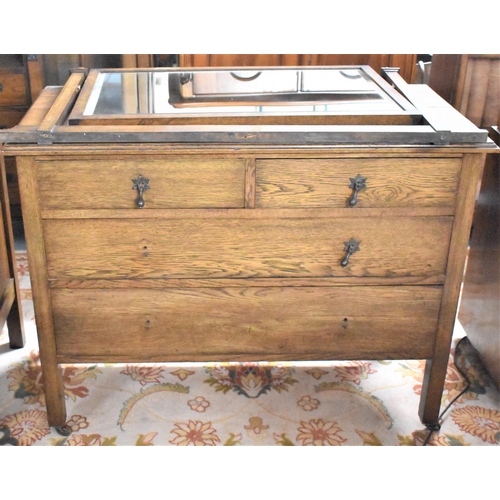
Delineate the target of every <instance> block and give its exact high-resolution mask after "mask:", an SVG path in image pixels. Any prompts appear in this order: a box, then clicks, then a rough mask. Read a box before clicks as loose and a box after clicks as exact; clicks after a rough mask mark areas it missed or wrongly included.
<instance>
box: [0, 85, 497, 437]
mask: <svg viewBox="0 0 500 500" xmlns="http://www.w3.org/2000/svg"><path fill="white" fill-rule="evenodd" d="M84 91H85V89H84ZM64 92H65V90H64V89H63V90H62V91H61V93H58V94H57V95H58V98H57V99H59V97H60V96H61V94H62V93H64ZM47 96H48V94H47ZM46 98H47V99H48V100H49V101H50V99H49V97H46ZM57 99H56V100H55V102H54V104H52V107H51V108H50V109H54V106H56V107H57V104H58V100H57ZM52 100H53V99H52ZM45 106H46V107H48V105H47V104H45ZM49 113H50V111H49ZM30 119H31V118H30V117H29V116H28V118H27V120H28V121H26V122H25V124H24V126H25V127H27V128H28V127H29V126H30V122H29V120H30ZM36 123H37V124H38V125H37V126H38V128H37V130H39V131H40V130H42V129H43V127H40V125H39V124H40V121H39V120H38V121H37V122H36ZM22 125H23V124H21V126H22ZM86 133H87V132H85V134H86ZM40 137H41V138H42V139H41V140H40V142H41V143H40V144H28V143H25V144H18V145H16V144H10V145H8V146H6V148H5V149H6V151H8V153H9V154H12V155H15V156H16V157H17V164H18V174H19V182H20V190H21V196H22V204H23V218H24V221H25V232H26V237H27V246H28V255H29V259H30V267H31V270H32V271H31V272H32V282H33V293H34V300H35V313H36V317H37V327H38V334H39V340H40V352H41V359H42V369H43V374H44V381H45V390H46V395H47V410H48V417H49V421H50V424H51V425H54V426H56V427H58V428H59V429H60V430H61V432H63V431H64V430H63V427H64V423H65V418H66V415H65V408H64V398H63V387H62V382H61V379H60V374H59V364H61V363H78V362H99V361H101V362H102V361H106V362H125V361H126V362H132V361H136V362H153V361H208V360H212V361H213V360H220V361H229V360H232V361H235V360H252V361H259V360H275V361H279V360H323V359H337V360H345V359H380V360H382V359H426V360H427V368H426V376H425V381H424V388H423V393H422V403H421V410H420V417H421V419H422V421H423V422H424V423H426V424H433V423H435V422H436V421H437V419H438V414H439V409H440V400H441V392H442V389H443V384H444V377H445V373H446V366H447V361H448V355H449V348H450V342H451V336H452V331H453V325H454V319H455V314H456V306H457V301H458V296H459V290H460V284H461V276H462V271H463V266H464V261H465V255H466V250H467V241H468V237H469V230H470V224H471V218H472V212H473V208H474V201H475V194H476V190H477V185H478V181H479V179H480V175H481V170H482V164H483V161H484V151H485V148H487V147H488V148H491V146H489V145H485V144H483V145H476V146H471V145H467V146H464V145H460V144H459V145H440V146H436V145H425V146H422V145H411V144H409V145H408V144H393V145H390V144H389V145H387V144H383V145H377V144H375V143H373V144H366V143H365V142H364V141H356V140H354V141H353V143H352V144H335V143H332V144H324V143H321V144H310V143H309V142H308V141H307V140H304V141H302V143H298V144H286V143H285V144H278V143H276V144H272V143H269V141H267V143H266V141H263V143H259V141H255V142H256V143H255V144H247V143H245V141H244V140H242V141H237V140H236V139H233V141H232V143H224V141H219V142H214V141H206V142H189V143H179V142H176V143H163V142H160V141H156V142H146V141H140V142H139V141H136V142H131V141H129V140H127V141H123V142H113V143H112V142H108V141H101V142H97V141H90V142H88V141H84V140H81V141H80V143H78V144H75V143H71V142H70V143H65V142H64V141H62V142H61V143H53V144H43V142H44V140H43V134H41V135H40ZM82 137H83V136H82ZM115 137H116V136H115Z"/></svg>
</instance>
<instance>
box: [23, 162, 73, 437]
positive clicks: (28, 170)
mask: <svg viewBox="0 0 500 500" xmlns="http://www.w3.org/2000/svg"><path fill="white" fill-rule="evenodd" d="M16 161H17V168H18V175H19V188H20V191H21V203H22V207H23V222H24V231H25V234H26V247H27V254H28V265H29V268H30V279H31V288H32V292H33V305H34V309H35V317H36V327H37V333H38V344H39V350H40V362H41V365H42V366H43V382H44V393H45V400H46V405H47V418H48V421H49V425H53V426H56V427H59V426H64V425H65V423H66V405H65V403H64V386H63V382H62V377H61V371H60V368H59V366H58V364H57V357H56V344H55V337H54V326H53V322H52V310H51V303H50V290H49V286H48V280H47V266H46V262H45V247H44V238H43V230H42V225H41V219H40V216H39V214H40V207H39V203H38V192H37V181H36V172H35V162H34V159H33V158H24V157H18V158H17V159H16Z"/></svg>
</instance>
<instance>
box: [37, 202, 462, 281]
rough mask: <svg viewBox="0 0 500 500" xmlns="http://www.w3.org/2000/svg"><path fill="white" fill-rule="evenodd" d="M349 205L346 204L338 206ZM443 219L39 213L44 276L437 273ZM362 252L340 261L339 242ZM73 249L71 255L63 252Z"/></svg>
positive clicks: (445, 230) (447, 226)
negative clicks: (148, 220) (55, 216)
mask: <svg viewBox="0 0 500 500" xmlns="http://www.w3.org/2000/svg"><path fill="white" fill-rule="evenodd" d="M346 211H348V209H346ZM451 225H452V218H451V217H410V218H404V217H396V218H390V217H388V218H385V219H380V220H378V221H377V223H376V224H374V223H373V221H372V220H371V219H367V218H361V217H360V218H356V219H355V220H353V219H351V218H349V217H348V216H347V215H346V216H345V217H343V218H337V219H327V218H321V219H320V218H318V219H304V218H298V219H273V218H268V219H244V220H242V219H238V218H237V217H235V218H224V219H222V220H221V219H216V218H212V219H205V220H197V219H171V220H161V219H158V220H156V221H155V224H154V225H152V224H141V220H140V219H135V220H133V219H126V220H120V219H118V220H114V219H113V220H106V219H82V220H64V219H63V220H45V221H44V224H43V228H44V238H45V244H46V252H47V266H48V267H47V269H48V277H49V278H51V279H65V278H66V279H68V278H86V279H102V278H224V277H234V278H250V277H285V276H287V277H309V278H314V277H324V276H372V277H373V276H421V277H430V276H432V277H434V278H435V279H436V281H437V282H439V281H441V280H442V279H443V277H444V269H445V266H446V259H447V252H448V244H449V238H450V231H451ZM350 238H355V239H356V240H358V241H359V242H360V251H359V252H356V253H355V254H354V255H353V256H352V257H351V259H350V263H349V265H348V266H347V267H342V266H341V265H340V261H341V260H342V259H343V258H344V256H345V242H346V241H348V240H349V239H350ZM68 249H71V252H68Z"/></svg>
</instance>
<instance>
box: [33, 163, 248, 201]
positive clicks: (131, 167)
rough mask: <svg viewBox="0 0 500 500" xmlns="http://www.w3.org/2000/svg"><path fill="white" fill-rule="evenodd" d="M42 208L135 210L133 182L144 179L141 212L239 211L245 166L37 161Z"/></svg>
mask: <svg viewBox="0 0 500 500" xmlns="http://www.w3.org/2000/svg"><path fill="white" fill-rule="evenodd" d="M37 175H38V185H39V190H40V205H41V208H42V209H62V210H64V209H137V208H138V207H137V200H138V196H139V193H138V191H137V190H134V189H133V184H134V183H133V179H138V178H139V176H141V175H142V176H143V177H145V178H147V179H149V189H147V190H146V191H144V195H143V198H144V210H146V209H155V208H207V207H208V208H235V207H243V206H244V183H245V162H244V160H242V159H237V158H234V159H233V158H231V159H227V158H226V159H224V158H203V159H199V158H163V159H130V158H129V159H103V160H68V161H63V160H61V161H39V162H38V163H37Z"/></svg>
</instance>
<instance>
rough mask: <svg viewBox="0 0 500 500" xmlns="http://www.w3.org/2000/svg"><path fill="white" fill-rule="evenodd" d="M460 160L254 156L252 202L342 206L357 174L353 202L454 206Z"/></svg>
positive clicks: (268, 205)
mask: <svg viewBox="0 0 500 500" xmlns="http://www.w3.org/2000/svg"><path fill="white" fill-rule="evenodd" d="M460 166H461V159H460V158H343V159H310V160H308V159H300V160H299V159H290V160H271V159H268V160H257V162H256V179H257V180H256V206H257V207H259V208H280V207H281V208H287V207H288V208H291V207H295V208H296V207H330V208H336V207H346V206H347V205H348V201H349V199H350V198H351V195H352V193H353V189H351V188H350V184H351V179H354V178H355V177H356V176H357V175H358V174H360V175H361V176H363V177H364V178H366V189H364V190H362V191H360V192H359V194H358V197H357V198H358V199H357V203H356V207H359V208H379V207H412V206H415V207H453V206H454V205H455V199H456V193H457V188H458V180H459V177H460Z"/></svg>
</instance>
